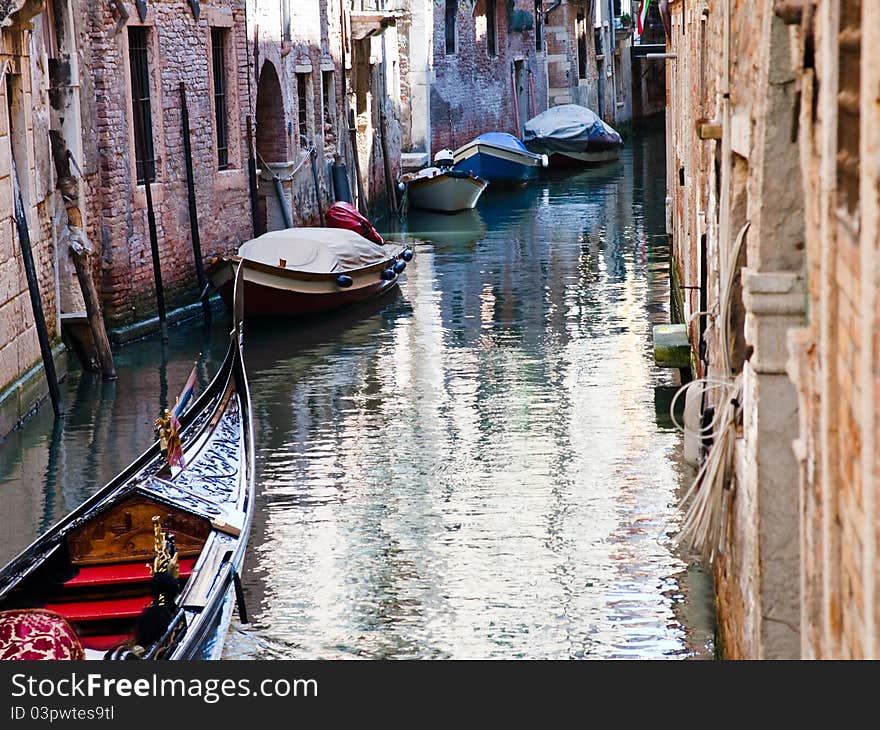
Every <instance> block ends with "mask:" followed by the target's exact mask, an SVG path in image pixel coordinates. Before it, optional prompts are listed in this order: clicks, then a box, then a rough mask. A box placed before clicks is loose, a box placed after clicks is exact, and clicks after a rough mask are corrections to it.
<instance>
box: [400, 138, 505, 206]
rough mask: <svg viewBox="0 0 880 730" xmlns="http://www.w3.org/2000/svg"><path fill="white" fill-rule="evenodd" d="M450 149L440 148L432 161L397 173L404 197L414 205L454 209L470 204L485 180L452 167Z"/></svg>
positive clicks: (482, 187)
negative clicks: (424, 165)
mask: <svg viewBox="0 0 880 730" xmlns="http://www.w3.org/2000/svg"><path fill="white" fill-rule="evenodd" d="M453 162H454V160H453V156H452V151H451V150H440V152H438V153H437V154H436V155H435V156H434V165H433V166H432V167H425V168H423V169H421V170H418V171H417V172H411V173H407V174H405V175H402V176H401V177H400V184H401V185H403V186H404V190H405V192H406V198H407V200H408V202H409V205H411V206H412V207H414V208H421V209H423V210H436V211H440V212H443V213H456V212H458V211H460V210H470V209H472V208H474V207H475V206H476V204H477V201H478V200H479V199H480V195H482V194H483V191H484V190H485V189H486V186H487V185H488V184H489V183H488V182H487V181H486V180H484V179H482V178H479V177H475V176H474V175H473V174H471V173H468V172H462V171H460V170H454V169H452V165H453Z"/></svg>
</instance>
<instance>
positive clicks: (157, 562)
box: [148, 515, 180, 578]
mask: <svg viewBox="0 0 880 730" xmlns="http://www.w3.org/2000/svg"><path fill="white" fill-rule="evenodd" d="M169 538H170V539H169ZM153 542H154V547H155V550H156V557H155V558H154V559H153V564H152V565H149V564H148V567H149V568H150V574H151V575H156V573H168V574H169V575H170V576H171V577H172V578H178V577H180V555H179V554H178V552H177V550H176V548H175V546H174V537H173V535H169V533H167V532H162V522H161V520H160V519H159V515H154V516H153Z"/></svg>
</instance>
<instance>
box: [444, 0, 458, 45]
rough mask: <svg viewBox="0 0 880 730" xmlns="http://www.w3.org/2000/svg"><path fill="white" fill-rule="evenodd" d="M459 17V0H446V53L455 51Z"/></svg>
mask: <svg viewBox="0 0 880 730" xmlns="http://www.w3.org/2000/svg"><path fill="white" fill-rule="evenodd" d="M457 17H458V0H446V53H455V21H456V19H457Z"/></svg>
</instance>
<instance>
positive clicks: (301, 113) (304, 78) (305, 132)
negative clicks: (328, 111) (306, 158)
mask: <svg viewBox="0 0 880 730" xmlns="http://www.w3.org/2000/svg"><path fill="white" fill-rule="evenodd" d="M308 80H309V74H307V73H302V74H297V75H296V100H297V104H298V106H299V108H298V110H297V111H298V117H297V118H298V120H299V138H300V144H303V145H305V144H308V139H309V111H308V106H307V99H306V84H307V83H308Z"/></svg>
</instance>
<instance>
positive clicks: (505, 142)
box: [474, 132, 527, 152]
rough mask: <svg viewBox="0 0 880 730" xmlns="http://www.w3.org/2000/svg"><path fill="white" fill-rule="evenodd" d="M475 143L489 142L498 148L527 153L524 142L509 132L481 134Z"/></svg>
mask: <svg viewBox="0 0 880 730" xmlns="http://www.w3.org/2000/svg"><path fill="white" fill-rule="evenodd" d="M474 141H475V142H488V143H489V144H494V145H495V146H496V147H505V148H507V149H509V150H516V151H517V152H526V151H527V150H526V147H525V145H524V144H523V143H522V142H520V141H519V140H518V139H517V138H516V137H514V136H513V135H512V134H507V132H486V133H485V134H481V135H480V136H479V137H477V138H476V139H475V140H474Z"/></svg>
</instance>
